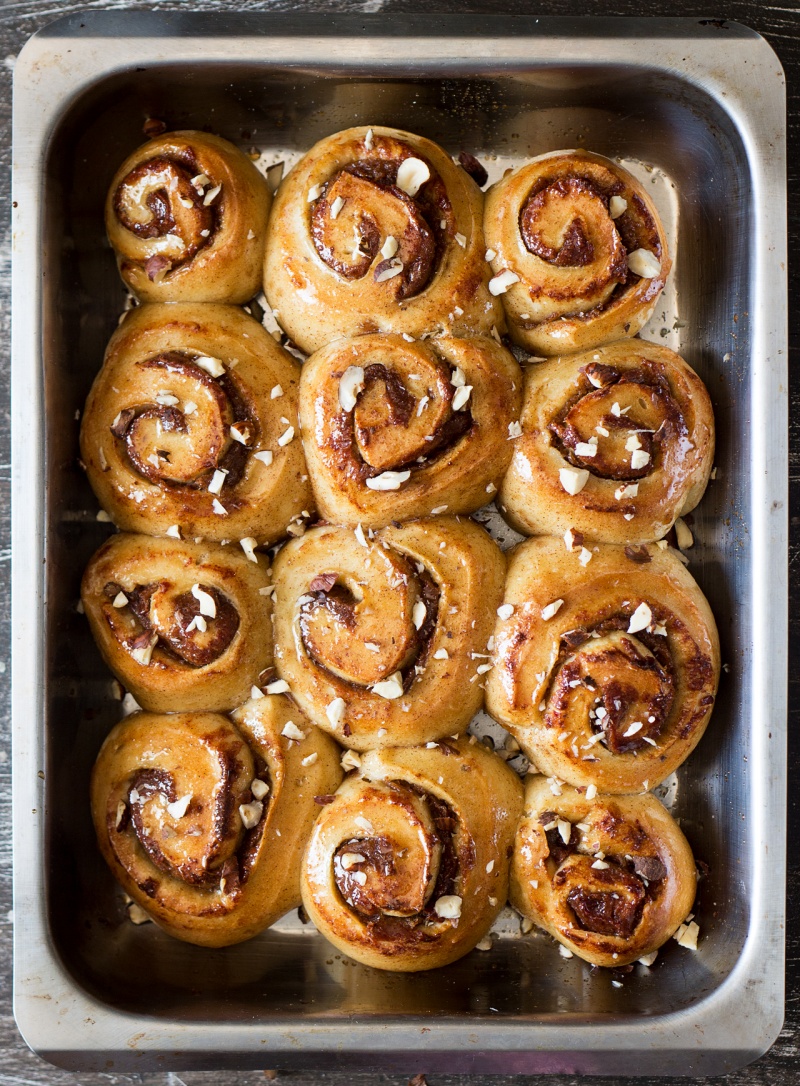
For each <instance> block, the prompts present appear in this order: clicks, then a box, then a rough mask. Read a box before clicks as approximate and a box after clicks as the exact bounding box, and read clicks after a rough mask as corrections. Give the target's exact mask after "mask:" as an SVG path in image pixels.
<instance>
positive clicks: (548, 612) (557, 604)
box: [541, 600, 564, 622]
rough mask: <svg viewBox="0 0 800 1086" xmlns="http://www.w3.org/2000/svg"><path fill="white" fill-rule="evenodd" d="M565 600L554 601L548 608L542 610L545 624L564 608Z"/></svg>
mask: <svg viewBox="0 0 800 1086" xmlns="http://www.w3.org/2000/svg"><path fill="white" fill-rule="evenodd" d="M563 603H564V601H563V600H553V602H552V603H548V605H547V606H546V607H543V608H542V610H541V616H542V618H543V619H544V621H545V622H549V621H550V619H551V618H552V617H553V616H554V615H556V614H557V613H558V611H559V610H560V609H561V607H562V606H563Z"/></svg>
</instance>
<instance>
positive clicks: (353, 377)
mask: <svg viewBox="0 0 800 1086" xmlns="http://www.w3.org/2000/svg"><path fill="white" fill-rule="evenodd" d="M363 388H364V370H363V367H361V366H348V367H347V369H346V370H345V371H344V373H343V374H342V376H341V377H340V379H339V405H340V407H341V408H342V410H343V411H347V412H350V411H352V410H353V408H354V407H355V406H356V403H357V402H358V394H359V392H361V391H362V389H363Z"/></svg>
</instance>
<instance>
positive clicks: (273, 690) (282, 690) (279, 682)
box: [264, 679, 289, 694]
mask: <svg viewBox="0 0 800 1086" xmlns="http://www.w3.org/2000/svg"><path fill="white" fill-rule="evenodd" d="M264 689H265V690H266V692H267V693H268V694H288V693H289V684H288V683H287V681H286V679H275V680H274V681H273V682H271V683H267V685H266V686H265V687H264Z"/></svg>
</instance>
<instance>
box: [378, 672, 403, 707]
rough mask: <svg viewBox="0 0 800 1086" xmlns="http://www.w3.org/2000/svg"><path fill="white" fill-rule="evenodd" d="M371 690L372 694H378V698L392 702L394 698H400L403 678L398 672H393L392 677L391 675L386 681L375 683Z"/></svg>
mask: <svg viewBox="0 0 800 1086" xmlns="http://www.w3.org/2000/svg"><path fill="white" fill-rule="evenodd" d="M371 690H372V693H373V694H378V696H379V697H382V698H386V699H387V701H393V700H394V699H395V698H399V697H401V696H402V693H403V676H402V675H401V674H400V672H399V671H395V673H394V675H391V676H390V677H389V678H388V679H384V680H383V681H382V682H379V683H375V685H374V686H373V687H371Z"/></svg>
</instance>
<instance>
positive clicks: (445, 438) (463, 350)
mask: <svg viewBox="0 0 800 1086" xmlns="http://www.w3.org/2000/svg"><path fill="white" fill-rule="evenodd" d="M521 390H522V374H521V373H520V369H519V366H518V365H517V363H516V361H515V360H514V358H513V357H512V356H511V355H510V354H509V352H508V351H506V350H504V348H502V347H501V346H500V345H499V344H497V343H495V341H494V340H493V339H488V338H483V337H475V338H471V339H437V340H431V339H429V340H425V341H415V342H412V343H409V342H407V341H406V340H405V339H403V337H402V336H398V335H388V336H387V335H373V336H361V337H359V338H358V339H353V340H339V341H338V342H336V343H333V344H330V345H329V346H328V347H323V348H322V350H320V351H317V352H316V353H315V354H314V355H312V357H311V358H310V359H309V360H308V362H306V364H305V365H304V366H303V373H302V377H301V381H300V421H301V425H302V428H303V434H304V442H305V446H306V457H307V459H308V466H309V471H310V473H311V481H312V483H313V485H314V492H315V495H316V499H317V505H318V506H319V509H320V512H321V514H322V516H323V517H325V518H326V519H327V520H330V521H333V522H334V523H337V524H352V525H355V524H359V523H360V524H362V525H364V526H366V527H370V528H379V527H381V525H384V524H388V523H389V521H392V520H407V519H408V518H410V517H420V516H426V515H428V514H430V513H433V512H437V513H441V512H448V513H471V512H474V511H475V510H476V509H479V508H480V507H481V506H482V505H485V504H486V502H487V501H489V500H490V498H491V495H492V494H493V493H494V492H495V491H496V490H497V486H498V485H499V483H500V481H501V479H502V476H503V474H504V473H505V471H506V469H507V467H508V465H509V462H510V460H511V453H512V445H511V441H510V440H509V426H510V425H511V424H512V422H516V420H517V419H518V418H519V411H520V404H521V400H522V391H521Z"/></svg>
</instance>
